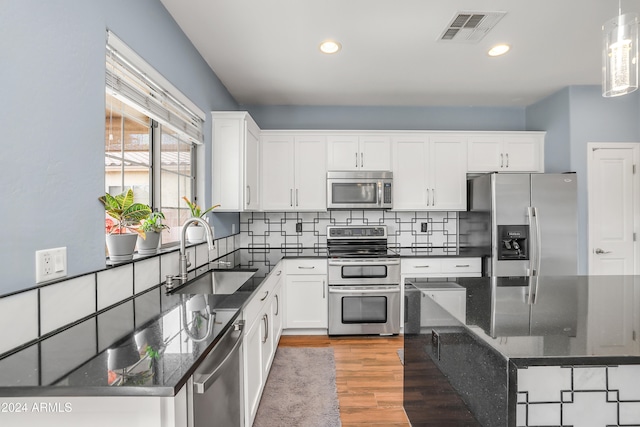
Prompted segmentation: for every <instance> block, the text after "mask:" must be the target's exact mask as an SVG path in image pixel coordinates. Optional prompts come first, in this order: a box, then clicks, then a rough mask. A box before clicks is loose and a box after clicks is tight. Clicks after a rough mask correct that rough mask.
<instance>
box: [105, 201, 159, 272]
mask: <svg viewBox="0 0 640 427" xmlns="http://www.w3.org/2000/svg"><path fill="white" fill-rule="evenodd" d="M99 200H100V201H101V202H102V204H103V205H104V209H105V211H106V213H107V215H109V218H107V219H106V225H107V227H106V232H107V249H108V251H109V259H110V260H112V261H128V260H130V259H132V258H133V250H134V248H135V246H136V239H137V237H138V235H141V236H143V237H144V236H145V232H144V231H142V230H141V229H140V228H139V227H140V221H141V220H143V219H144V218H146V217H147V216H149V214H150V213H151V208H150V207H149V206H148V205H145V204H143V203H134V201H133V190H131V189H129V190H127V191H125V192H124V193H122V194H118V195H117V196H112V195H111V194H109V193H106V194H105V195H104V196H102V197H100V198H99Z"/></svg>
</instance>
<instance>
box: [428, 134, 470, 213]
mask: <svg viewBox="0 0 640 427" xmlns="http://www.w3.org/2000/svg"><path fill="white" fill-rule="evenodd" d="M428 168H429V171H430V179H429V181H430V187H431V206H430V207H429V209H430V210H439V211H444V210H452V211H453V210H466V209H467V143H466V139H465V138H464V137H462V136H459V137H455V136H433V137H431V143H430V156H429V163H428Z"/></svg>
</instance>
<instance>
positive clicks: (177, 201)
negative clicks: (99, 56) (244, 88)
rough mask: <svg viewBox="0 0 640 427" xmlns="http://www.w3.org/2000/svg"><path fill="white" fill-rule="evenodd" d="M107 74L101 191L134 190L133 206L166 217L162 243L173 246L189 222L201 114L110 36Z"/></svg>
mask: <svg viewBox="0 0 640 427" xmlns="http://www.w3.org/2000/svg"><path fill="white" fill-rule="evenodd" d="M106 75H107V80H106V105H105V191H106V192H109V193H110V194H112V195H116V194H120V193H121V192H123V191H125V190H127V189H129V188H131V189H133V192H134V198H135V201H136V202H140V203H145V204H148V205H150V206H151V207H152V209H154V210H159V211H161V212H162V213H164V215H165V218H166V219H165V221H164V223H165V224H167V225H169V227H171V229H170V231H169V232H163V233H162V242H163V244H167V243H171V242H176V241H178V240H179V239H180V226H181V225H182V223H183V222H184V221H185V220H186V219H187V218H188V217H189V209H188V208H187V206H186V205H185V203H184V201H183V200H182V197H183V196H187V197H188V198H189V199H190V200H195V199H196V198H195V192H196V188H195V182H196V179H195V178H196V169H195V164H196V162H195V155H196V149H195V146H196V145H197V144H201V143H202V140H203V134H202V124H203V119H204V113H202V112H201V111H200V110H198V109H197V107H195V106H194V105H192V104H191V103H190V101H189V100H188V99H186V98H185V97H184V95H182V94H181V93H180V92H179V91H177V89H175V88H173V86H172V85H171V84H170V83H169V82H167V81H166V80H164V78H162V76H160V75H159V74H158V73H157V72H156V71H155V70H153V69H152V68H151V67H150V66H149V65H148V64H146V63H145V62H144V61H143V60H142V59H141V58H140V57H138V56H137V55H136V54H135V53H134V52H133V51H131V50H130V49H129V48H128V47H126V45H124V43H122V41H120V40H119V39H117V37H115V36H114V35H113V34H112V33H111V32H108V42H107V55H106ZM193 111H196V112H195V113H194V112H193Z"/></svg>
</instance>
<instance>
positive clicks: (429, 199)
mask: <svg viewBox="0 0 640 427" xmlns="http://www.w3.org/2000/svg"><path fill="white" fill-rule="evenodd" d="M427 206H431V189H430V188H427Z"/></svg>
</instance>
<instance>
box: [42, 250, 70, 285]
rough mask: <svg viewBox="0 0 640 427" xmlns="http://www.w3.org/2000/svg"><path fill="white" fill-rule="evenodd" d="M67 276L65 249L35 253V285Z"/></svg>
mask: <svg viewBox="0 0 640 427" xmlns="http://www.w3.org/2000/svg"><path fill="white" fill-rule="evenodd" d="M66 275H67V248H66V247H64V248H53V249H44V250H41V251H36V283H42V282H47V281H49V280H53V279H58V278H60V277H64V276H66Z"/></svg>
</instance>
